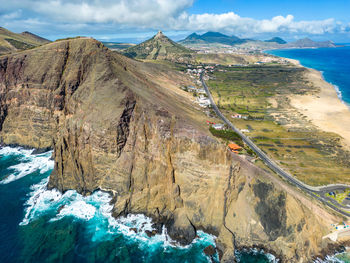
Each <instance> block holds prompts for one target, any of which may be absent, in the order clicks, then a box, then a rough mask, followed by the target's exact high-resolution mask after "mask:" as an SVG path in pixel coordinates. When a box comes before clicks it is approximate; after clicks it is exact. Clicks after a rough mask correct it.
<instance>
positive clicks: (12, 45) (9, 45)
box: [0, 27, 49, 54]
mask: <svg viewBox="0 0 350 263" xmlns="http://www.w3.org/2000/svg"><path fill="white" fill-rule="evenodd" d="M48 42H49V41H45V39H43V38H40V37H38V36H35V35H33V34H30V33H23V34H16V33H13V32H11V31H9V30H7V29H5V28H2V27H0V54H4V53H7V52H13V51H17V50H25V49H29V48H33V47H36V46H39V45H42V44H45V43H48Z"/></svg>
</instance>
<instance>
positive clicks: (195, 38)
mask: <svg viewBox="0 0 350 263" xmlns="http://www.w3.org/2000/svg"><path fill="white" fill-rule="evenodd" d="M245 41H246V40H245V39H240V38H239V37H236V36H227V35H224V34H222V33H219V32H207V33H205V34H203V35H198V34H196V33H193V34H191V35H189V36H188V37H186V38H185V39H184V40H181V41H179V43H181V44H183V45H191V44H223V45H230V46H232V45H235V44H241V43H244V42H245Z"/></svg>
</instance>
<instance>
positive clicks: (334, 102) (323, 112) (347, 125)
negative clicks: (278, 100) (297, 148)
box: [290, 60, 350, 150]
mask: <svg viewBox="0 0 350 263" xmlns="http://www.w3.org/2000/svg"><path fill="white" fill-rule="evenodd" d="M290 61H292V62H293V63H294V64H297V65H299V66H300V63H299V62H298V61H296V60H290ZM306 77H307V78H308V80H309V81H310V82H312V83H313V84H314V85H315V86H316V87H318V88H320V92H319V93H317V94H315V95H294V96H292V97H291V98H290V99H291V105H292V106H293V107H295V108H297V109H298V110H299V111H300V112H301V113H302V114H304V115H305V116H307V117H308V118H309V120H311V121H312V123H313V124H314V125H316V126H317V127H319V128H320V129H321V130H323V131H326V132H334V133H337V134H338V135H340V136H341V137H343V139H344V147H346V148H347V149H348V150H350V109H349V107H348V106H347V105H345V103H344V102H342V101H341V100H340V99H339V97H338V96H337V92H336V90H335V88H334V86H333V85H332V84H330V83H328V82H326V81H325V80H324V78H323V76H322V74H321V72H319V71H317V70H314V69H308V72H307V74H306Z"/></svg>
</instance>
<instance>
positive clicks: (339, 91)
mask: <svg viewBox="0 0 350 263" xmlns="http://www.w3.org/2000/svg"><path fill="white" fill-rule="evenodd" d="M332 85H333V86H334V89H335V91H336V93H337V96H338V98H339V99H340V100H341V101H343V94H342V92H341V90H340V89H339V86H337V85H334V84H332Z"/></svg>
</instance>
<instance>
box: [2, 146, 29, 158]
mask: <svg viewBox="0 0 350 263" xmlns="http://www.w3.org/2000/svg"><path fill="white" fill-rule="evenodd" d="M33 151H34V149H31V150H28V149H23V148H21V147H9V146H5V147H2V148H0V155H2V156H7V155H25V156H28V155H31V154H32V152H33Z"/></svg>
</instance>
